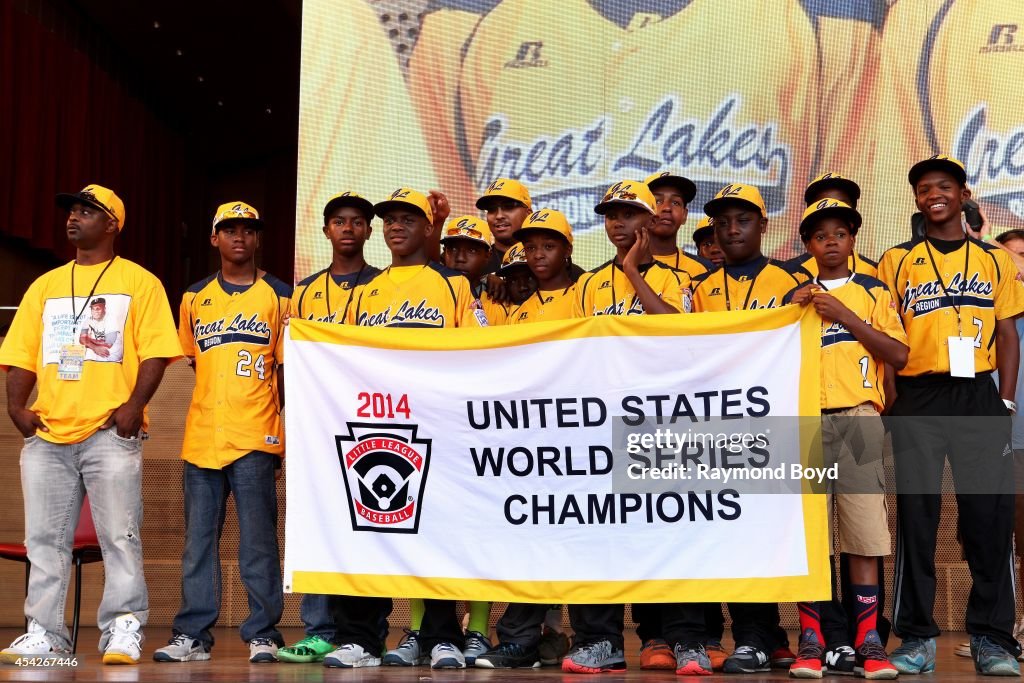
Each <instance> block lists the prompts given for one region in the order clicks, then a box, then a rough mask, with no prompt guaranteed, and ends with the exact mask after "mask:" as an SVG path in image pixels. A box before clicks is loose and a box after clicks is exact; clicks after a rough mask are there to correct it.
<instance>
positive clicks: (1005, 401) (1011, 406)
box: [1003, 398, 1017, 414]
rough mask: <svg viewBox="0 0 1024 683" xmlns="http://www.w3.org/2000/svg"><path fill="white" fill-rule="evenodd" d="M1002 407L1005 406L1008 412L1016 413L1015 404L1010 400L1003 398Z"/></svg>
mask: <svg viewBox="0 0 1024 683" xmlns="http://www.w3.org/2000/svg"><path fill="white" fill-rule="evenodd" d="M1003 405H1004V406H1006V409H1007V410H1009V411H1010V412H1011V413H1014V414H1016V413H1017V404H1016V403H1014V402H1013V401H1011V400H1010V399H1008V398H1004V399H1003Z"/></svg>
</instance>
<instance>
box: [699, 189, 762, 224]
mask: <svg viewBox="0 0 1024 683" xmlns="http://www.w3.org/2000/svg"><path fill="white" fill-rule="evenodd" d="M735 202H738V203H740V204H747V205H750V206H752V207H754V208H755V209H757V210H758V211H760V212H761V216H762V217H765V216H767V215H768V210H767V209H766V208H765V206H764V199H762V198H761V191H760V190H758V189H757V187H755V186H754V185H744V184H742V183H730V184H729V185H726V186H725V187H723V188H722V189H721V190H719V191H718V194H716V195H715V198H714V199H712V200H711V201H710V202H708V203H707V204H705V205H704V213H706V214H707V215H709V216H711V217H712V218H714V217H715V215H717V214H718V212H719V211H721V210H722V209H723V208H725V207H726V206H727V205H729V204H730V203H735Z"/></svg>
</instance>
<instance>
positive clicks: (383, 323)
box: [338, 188, 487, 669]
mask: <svg viewBox="0 0 1024 683" xmlns="http://www.w3.org/2000/svg"><path fill="white" fill-rule="evenodd" d="M373 209H374V213H376V214H377V215H378V216H380V217H381V219H382V221H383V223H384V241H385V242H386V243H387V246H388V249H389V250H390V251H391V265H390V266H388V267H387V268H386V269H385V270H384V271H383V272H382V273H381V274H380V275H378V276H377V277H375V278H373V279H372V280H370V281H369V282H368V283H366V284H365V285H364V286H363V287H361V288H360V291H359V292H358V294H357V296H356V302H355V303H354V305H353V306H352V307H350V308H349V312H348V323H349V324H353V325H367V326H374V327H410V328H432V329H441V328H444V327H465V326H481V327H486V326H487V317H486V316H485V315H484V312H483V311H482V310H480V309H479V308H478V307H477V305H476V302H475V300H474V298H473V294H472V291H471V287H470V283H469V280H467V279H466V277H465V275H463V274H462V273H459V272H458V271H454V270H450V269H448V268H445V267H444V266H441V265H438V264H436V263H433V262H431V261H430V257H429V254H428V248H429V244H430V241H431V237H432V236H433V233H434V230H435V229H436V228H435V227H434V217H433V212H432V210H431V207H430V202H429V200H428V199H427V197H426V196H425V195H424V194H422V193H420V192H417V191H416V190H412V189H409V188H399V189H397V190H395V191H394V192H392V193H391V194H390V195H389V196H388V199H387V200H385V201H383V202H380V203H379V204H377V205H375V206H374V207H373ZM374 600H377V601H378V602H377V603H376V604H375V605H372V606H371V608H368V609H366V610H365V611H364V612H363V613H362V614H361V615H359V618H358V619H356V618H355V615H352V618H351V619H350V620H349V621H351V622H352V624H351V629H350V630H352V631H353V632H354V633H357V634H358V635H359V636H360V638H361V639H362V640H361V641H355V644H354V645H352V646H348V645H343V646H342V648H339V650H341V649H344V648H348V651H347V653H346V655H345V657H344V658H342V657H341V655H340V653H339V657H338V661H339V662H340V664H339V665H341V666H347V667H359V666H379V665H380V664H381V659H380V658H379V657H378V656H377V653H379V652H380V651H381V649H383V645H384V643H383V642H382V640H381V638H380V629H379V624H380V620H381V619H382V618H384V617H385V616H386V615H387V613H388V611H390V609H391V601H390V599H387V598H378V599H374ZM338 640H339V641H341V642H350V641H347V640H346V633H345V627H344V625H343V624H339V626H338ZM464 641H465V638H464V636H463V634H462V628H461V626H460V625H459V621H458V619H457V618H456V616H455V603H454V602H453V601H451V600H425V601H424V613H423V621H422V624H421V626H420V629H419V631H418V632H410V634H409V637H407V638H406V639H405V641H404V642H403V643H402V644H401V645H400V646H399V647H398V648H396V649H394V650H391V651H389V652H388V653H387V654H386V655H385V657H384V663H385V664H396V665H401V666H413V665H416V664H421V663H423V662H424V661H425V659H426V655H424V654H422V653H423V652H429V653H430V654H429V657H430V666H431V668H434V669H463V668H465V667H466V659H465V656H464V655H463V653H462V648H463V647H464V645H465V642H464Z"/></svg>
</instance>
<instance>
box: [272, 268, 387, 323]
mask: <svg viewBox="0 0 1024 683" xmlns="http://www.w3.org/2000/svg"><path fill="white" fill-rule="evenodd" d="M330 270H331V269H330V268H325V269H324V270H321V271H320V272H319V273H314V274H313V275H310V276H309V277H307V278H306V279H304V280H302V281H301V282H300V283H299V284H298V285H296V286H295V291H294V292H293V293H292V298H291V314H292V315H293V316H295V317H297V318H302V319H303V320H315V321H316V322H320V323H335V322H336V323H338V324H339V325H340V324H343V323H344V322H345V317H346V315H347V313H348V309H349V308H350V307H351V306H352V302H353V301H354V300H355V292H356V288H358V287H359V285H365V284H366V283H367V282H369V281H370V280H372V279H373V278H375V277H376V276H377V275H378V274H379V273H380V268H374V267H373V266H371V265H367V266H366V267H364V268H363V269H362V270H359V271H358V272H355V273H348V274H346V275H332V274H331V272H330Z"/></svg>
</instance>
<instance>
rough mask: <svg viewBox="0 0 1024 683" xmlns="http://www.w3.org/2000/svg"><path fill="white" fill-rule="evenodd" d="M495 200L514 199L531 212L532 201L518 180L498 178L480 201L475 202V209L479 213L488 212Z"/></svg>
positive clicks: (488, 187)
mask: <svg viewBox="0 0 1024 683" xmlns="http://www.w3.org/2000/svg"><path fill="white" fill-rule="evenodd" d="M496 198H502V199H514V200H515V201H517V202H519V203H520V204H522V205H523V206H525V207H526V208H527V209H529V210H530V211H533V201H532V200H531V199H530V191H529V190H527V189H526V185H523V184H522V183H521V182H519V181H518V180H513V179H512V178H498V179H497V180H495V181H494V182H492V183H491V184H490V185H488V186H487V189H486V190H484V194H483V196H482V197H480V199H477V200H476V208H478V209H480V210H481V211H487V210H489V207H490V206H491V205H492V204H493V203H494V200H495V199H496Z"/></svg>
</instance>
